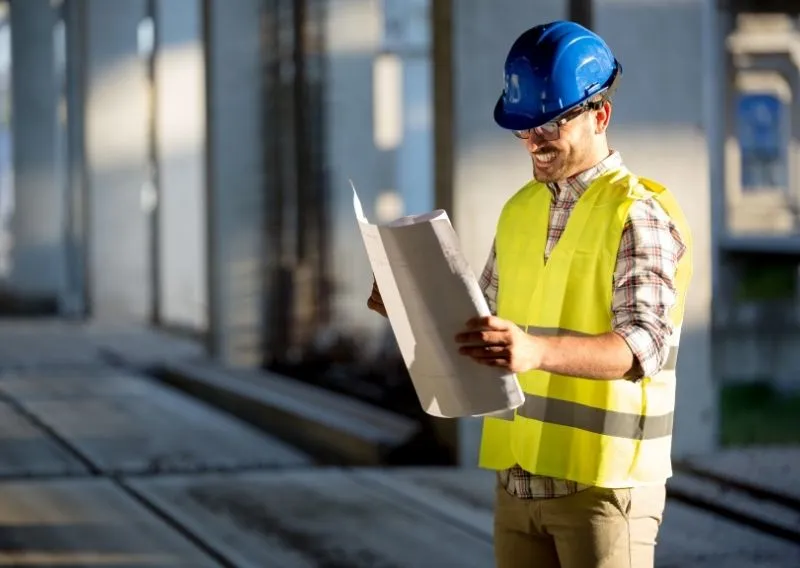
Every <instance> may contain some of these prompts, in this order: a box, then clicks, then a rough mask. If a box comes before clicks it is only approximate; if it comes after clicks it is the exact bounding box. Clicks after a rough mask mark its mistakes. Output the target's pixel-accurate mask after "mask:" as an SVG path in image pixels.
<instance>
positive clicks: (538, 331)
mask: <svg viewBox="0 0 800 568" xmlns="http://www.w3.org/2000/svg"><path fill="white" fill-rule="evenodd" d="M517 326H518V327H519V328H520V329H522V330H524V331H527V332H528V333H529V334H530V335H540V336H542V337H557V336H559V335H571V336H574V337H589V336H590V335H591V334H590V333H583V332H580V331H573V330H571V329H563V328H560V327H539V326H535V325H529V326H527V328H526V326H524V325H520V324H517ZM677 365H678V346H677V345H671V346H670V347H669V350H668V351H667V356H666V357H665V358H664V365H663V366H662V368H661V370H662V371H674V370H675V369H676V367H677Z"/></svg>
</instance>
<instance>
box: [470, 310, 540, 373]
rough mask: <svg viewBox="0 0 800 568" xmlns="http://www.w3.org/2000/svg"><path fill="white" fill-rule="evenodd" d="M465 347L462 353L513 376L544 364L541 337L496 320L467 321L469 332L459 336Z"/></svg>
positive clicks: (493, 318)
mask: <svg viewBox="0 0 800 568" xmlns="http://www.w3.org/2000/svg"><path fill="white" fill-rule="evenodd" d="M456 342H457V343H460V344H463V346H462V347H460V348H459V353H461V354H462V355H467V356H468V357H472V359H474V360H475V361H476V362H478V363H480V364H482V365H488V366H490V367H502V368H504V369H507V370H508V371H510V372H512V373H525V372H527V371H531V370H533V369H538V368H539V367H540V365H541V363H542V355H543V345H542V344H541V343H539V338H536V337H533V336H531V335H528V334H527V333H525V332H524V331H522V330H521V329H520V328H519V327H517V325H516V324H515V323H513V322H510V321H507V320H504V319H501V318H498V317H495V316H489V317H479V318H474V319H471V320H470V321H468V322H467V325H466V329H465V330H464V331H463V332H461V333H459V334H458V335H456Z"/></svg>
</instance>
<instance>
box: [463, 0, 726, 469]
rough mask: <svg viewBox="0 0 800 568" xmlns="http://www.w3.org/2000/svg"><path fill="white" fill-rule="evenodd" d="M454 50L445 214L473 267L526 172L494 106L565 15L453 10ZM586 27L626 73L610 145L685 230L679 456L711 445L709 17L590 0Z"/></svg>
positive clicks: (556, 8)
mask: <svg viewBox="0 0 800 568" xmlns="http://www.w3.org/2000/svg"><path fill="white" fill-rule="evenodd" d="M453 5H454V6H453V7H454V11H455V13H454V36H455V38H454V45H455V69H454V72H455V81H456V83H455V87H454V91H455V112H456V115H455V132H454V136H453V141H454V145H455V152H456V155H455V179H454V212H453V217H454V220H455V225H456V229H457V230H458V231H459V233H460V236H461V240H462V243H463V246H464V248H465V252H466V254H467V257H468V259H469V261H470V262H471V263H472V265H473V267H474V269H475V271H476V272H478V271H480V270H481V269H482V266H483V263H484V261H485V259H486V254H487V253H488V251H489V247H490V245H491V240H492V237H493V234H494V229H495V223H496V219H497V215H498V214H499V211H500V208H501V207H502V204H503V203H504V201H505V200H506V199H507V198H508V197H509V196H510V195H511V194H512V193H513V192H514V191H516V190H517V189H518V188H519V187H521V186H522V185H523V184H524V183H525V182H526V181H527V180H528V179H529V178H530V175H531V171H530V160H529V159H528V158H527V156H526V155H525V153H524V152H523V151H522V150H520V148H519V145H518V143H517V142H516V141H515V140H514V139H513V137H512V136H511V135H510V134H508V133H506V132H503V131H501V130H500V129H498V128H497V127H496V126H495V124H494V122H493V120H492V109H493V107H494V104H495V102H496V100H497V97H498V96H499V94H500V92H501V89H502V66H503V61H504V58H505V55H506V53H507V50H508V48H509V47H510V45H511V42H513V40H514V38H516V37H517V35H518V34H519V33H521V32H522V31H524V30H525V29H527V28H528V27H530V26H532V25H535V24H537V23H541V22H545V21H548V20H552V19H557V18H563V17H566V14H565V10H566V7H565V3H563V2H549V1H548V2H545V1H543V0H542V1H539V2H527V3H519V2H514V1H511V0H505V1H501V2H499V3H498V2H493V3H491V4H490V3H484V2H478V1H477V0H473V1H462V0H459V1H458V2H454V3H453ZM594 8H595V26H594V27H595V29H596V31H598V32H599V33H600V34H601V35H603V36H604V37H605V38H606V39H607V41H608V42H609V44H610V45H611V47H612V49H613V50H614V51H615V53H616V54H617V56H618V57H619V59H620V60H621V62H622V64H623V66H624V70H625V76H624V79H623V82H622V83H621V87H620V90H619V91H618V97H617V101H616V105H615V109H614V116H613V118H612V125H611V130H610V140H611V143H612V145H613V146H614V147H615V148H616V149H618V150H620V151H621V152H622V154H623V156H624V158H625V161H626V162H627V164H628V165H629V166H630V167H631V168H632V169H633V170H634V171H636V172H638V173H639V174H640V175H646V176H648V177H651V178H653V179H656V180H659V181H660V182H662V183H663V184H665V185H667V186H668V187H669V188H670V189H672V191H673V192H674V193H675V194H676V196H677V197H678V199H679V200H680V202H681V203H682V205H683V207H684V209H685V211H686V214H687V216H688V219H689V222H690V224H691V226H692V230H693V236H694V246H695V258H694V263H695V276H694V280H693V283H692V289H691V291H690V293H689V297H688V300H687V302H688V305H687V316H686V321H685V325H684V333H683V342H682V346H681V352H680V358H679V378H678V383H679V385H678V400H677V412H676V414H677V418H676V430H675V439H674V450H675V453H676V454H677V455H682V454H685V453H691V452H702V451H706V450H708V449H710V448H712V447H713V446H714V444H715V435H716V432H715V424H716V414H715V404H716V399H715V395H714V388H713V385H712V377H711V364H710V342H709V323H710V301H711V294H710V286H711V233H710V218H711V209H710V181H709V159H708V151H707V144H708V141H707V138H706V129H707V128H709V127H710V125H709V124H708V123H707V121H706V120H705V109H706V107H705V98H704V95H705V90H704V89H705V86H706V83H705V82H704V74H705V73H707V72H708V68H707V67H705V61H706V60H705V59H704V57H705V52H706V51H707V49H706V44H705V43H704V41H703V38H704V34H706V33H707V32H706V29H707V28H708V27H710V25H709V15H708V14H709V13H708V12H706V9H705V2H703V1H701V0H661V1H653V2H648V3H646V5H642V6H639V5H638V4H636V3H632V2H623V1H620V0H598V1H596V2H595V6H594ZM479 432H480V423H479V422H478V421H472V420H466V421H463V423H462V424H461V436H460V460H461V462H462V463H464V464H465V465H472V464H474V463H475V461H476V459H477V450H478V443H479Z"/></svg>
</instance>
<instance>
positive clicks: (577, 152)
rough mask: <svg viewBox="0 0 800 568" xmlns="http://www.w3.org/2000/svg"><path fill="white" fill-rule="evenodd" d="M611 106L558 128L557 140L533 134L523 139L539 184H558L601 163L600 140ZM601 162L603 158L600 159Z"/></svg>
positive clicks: (590, 111) (579, 116) (586, 113)
mask: <svg viewBox="0 0 800 568" xmlns="http://www.w3.org/2000/svg"><path fill="white" fill-rule="evenodd" d="M609 111H610V105H608V103H606V105H604V107H603V108H602V109H600V110H596V111H594V110H589V111H586V112H583V113H581V114H580V115H578V116H577V117H576V118H574V119H572V120H570V121H569V122H566V123H565V124H562V125H561V126H560V127H559V136H558V139H557V140H545V139H544V138H542V137H541V136H538V135H536V134H535V133H534V132H531V133H530V137H529V138H527V139H524V140H522V143H523V145H524V146H525V149H526V150H527V152H528V154H529V155H530V156H531V161H532V162H533V177H534V178H535V179H536V180H537V181H540V182H543V183H548V182H557V181H562V180H565V179H567V178H569V177H572V176H574V175H576V174H578V173H580V172H582V171H584V170H586V169H588V168H590V167H592V166H593V165H595V164H596V163H597V162H598V161H599V160H598V158H597V152H598V150H597V149H598V142H600V140H598V137H604V133H605V126H606V125H607V123H608V114H609ZM601 159H602V158H601Z"/></svg>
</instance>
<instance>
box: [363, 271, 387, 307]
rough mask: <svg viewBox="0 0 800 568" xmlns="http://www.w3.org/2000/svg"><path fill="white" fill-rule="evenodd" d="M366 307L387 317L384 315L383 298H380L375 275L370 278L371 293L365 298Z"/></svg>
mask: <svg viewBox="0 0 800 568" xmlns="http://www.w3.org/2000/svg"><path fill="white" fill-rule="evenodd" d="M367 307H368V308H369V309H370V310H372V311H373V312H377V313H379V314H380V315H382V316H383V317H389V316H387V315H386V308H385V307H384V305H383V298H381V291H380V290H378V282H377V281H376V280H375V277H373V278H372V294H371V295H370V297H369V299H368V300H367Z"/></svg>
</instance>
